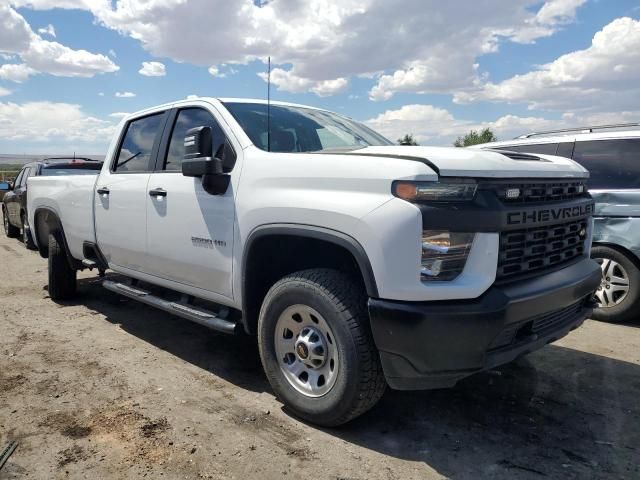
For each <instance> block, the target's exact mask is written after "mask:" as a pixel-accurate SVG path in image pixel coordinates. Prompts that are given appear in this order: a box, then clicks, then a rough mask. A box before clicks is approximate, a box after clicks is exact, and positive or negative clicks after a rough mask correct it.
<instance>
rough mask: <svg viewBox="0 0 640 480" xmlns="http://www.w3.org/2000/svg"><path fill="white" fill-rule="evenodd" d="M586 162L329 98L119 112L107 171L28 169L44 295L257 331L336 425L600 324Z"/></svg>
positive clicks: (276, 378)
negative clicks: (427, 128)
mask: <svg viewBox="0 0 640 480" xmlns="http://www.w3.org/2000/svg"><path fill="white" fill-rule="evenodd" d="M587 177H588V172H587V171H586V170H585V169H584V168H582V167H581V166H579V165H578V164H577V163H575V162H573V161H572V160H569V159H566V158H561V157H555V156H549V155H528V154H523V153H516V152H506V151H505V152H497V151H482V150H469V149H456V148H431V147H419V146H415V147H411V146H398V145H393V144H392V143H391V142H389V141H388V140H386V139H385V138H384V137H382V136H381V135H379V134H378V133H376V132H374V131H372V130H371V129H370V128H368V127H367V126H365V125H363V124H361V123H358V122H356V121H354V120H351V119H349V118H346V117H344V116H341V115H338V114H335V113H331V112H328V111H325V110H322V109H317V108H312V107H305V106H301V105H293V104H288V103H280V102H272V103H266V102H262V101H257V100H246V99H214V98H199V99H189V100H185V101H179V102H175V103H170V104H167V105H162V106H159V107H155V108H150V109H148V110H144V111H141V112H138V113H135V114H131V115H129V116H128V117H126V118H124V119H123V121H122V123H121V124H120V127H119V129H118V132H117V134H116V135H115V137H114V138H113V141H112V143H111V145H110V147H109V149H108V152H107V155H106V159H105V162H104V165H103V168H102V170H101V172H100V174H99V175H98V176H97V178H96V177H90V176H72V175H69V176H58V177H37V178H31V179H29V189H30V190H29V199H28V203H29V204H28V214H29V225H31V226H32V227H31V228H32V235H33V240H34V242H35V243H36V245H37V247H38V249H39V251H40V254H41V255H42V256H43V257H45V258H48V267H49V268H48V270H49V274H48V275H49V277H48V279H49V285H48V289H49V295H50V296H51V298H52V299H53V300H62V299H67V298H70V297H71V296H73V295H74V294H75V293H76V272H77V271H78V270H82V269H86V268H90V269H97V270H98V272H99V273H100V274H101V275H104V272H105V271H106V270H107V269H109V270H111V271H113V272H114V273H110V274H109V275H107V276H106V277H105V278H104V280H103V285H104V287H106V288H107V289H109V290H111V291H113V292H117V293H118V294H121V295H124V296H126V297H128V298H130V299H133V300H136V301H139V302H143V303H145V304H148V305H151V306H154V307H157V308H160V309H162V310H165V311H167V312H171V313H172V314H174V315H176V316H179V317H183V318H186V319H188V320H191V321H194V322H198V323H200V324H202V325H206V326H207V327H209V328H211V329H213V330H217V331H219V332H224V333H228V334H237V335H254V336H256V337H257V344H258V348H259V351H260V356H261V360H262V364H263V367H264V370H265V372H266V376H267V378H268V380H269V382H270V384H271V386H272V388H273V390H274V392H275V394H276V395H277V397H278V398H279V399H281V401H282V402H283V403H284V404H285V406H286V407H287V408H288V409H289V411H291V412H293V413H294V414H296V415H297V416H299V417H302V418H304V419H306V420H308V421H311V422H314V423H316V424H319V425H324V426H336V425H340V424H343V423H345V422H347V421H349V420H350V419H352V418H354V417H356V416H358V415H360V414H362V413H363V412H365V411H367V410H368V409H369V408H371V407H372V406H373V405H374V404H375V403H376V402H377V401H378V400H379V398H380V397H381V396H382V394H383V392H384V390H385V388H386V387H387V385H388V386H390V387H391V388H394V389H405V390H406V389H432V388H443V387H450V386H453V385H454V384H455V383H456V382H458V381H459V380H461V379H463V378H464V377H467V376H469V375H472V374H474V373H476V372H480V371H482V370H485V369H489V368H493V367H495V366H498V365H501V364H504V363H506V362H509V361H512V360H514V359H515V358H517V357H519V356H521V355H524V354H527V353H529V352H531V351H534V350H536V349H538V348H540V347H542V346H544V345H546V344H548V343H550V342H553V341H554V340H556V339H559V338H561V337H563V336H565V335H566V334H567V333H568V332H569V331H571V330H572V329H575V328H576V327H578V326H579V325H580V324H581V323H582V322H583V321H584V320H585V318H587V317H588V316H589V315H590V313H591V311H592V307H593V305H594V301H593V294H594V291H595V290H596V288H597V287H598V285H599V284H600V267H599V266H598V264H597V263H595V262H594V261H593V260H591V259H590V258H589V253H590V252H589V250H590V244H591V235H592V219H591V216H592V213H593V208H594V203H593V200H592V199H591V197H590V195H589V193H588V192H587V190H586V186H585V185H586V180H587Z"/></svg>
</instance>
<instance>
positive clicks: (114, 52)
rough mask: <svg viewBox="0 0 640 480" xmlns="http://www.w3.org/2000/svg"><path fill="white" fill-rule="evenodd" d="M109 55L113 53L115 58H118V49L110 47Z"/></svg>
mask: <svg viewBox="0 0 640 480" xmlns="http://www.w3.org/2000/svg"><path fill="white" fill-rule="evenodd" d="M108 53H109V55H111V56H112V57H113V58H116V57H117V56H118V55H116V51H115V50H114V49H113V48H110V49H109V52H108Z"/></svg>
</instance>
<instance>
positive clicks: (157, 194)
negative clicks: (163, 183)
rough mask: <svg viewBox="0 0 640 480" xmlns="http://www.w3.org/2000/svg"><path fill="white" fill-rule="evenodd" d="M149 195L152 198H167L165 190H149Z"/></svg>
mask: <svg viewBox="0 0 640 480" xmlns="http://www.w3.org/2000/svg"><path fill="white" fill-rule="evenodd" d="M149 195H150V196H151V197H166V196H167V191H166V190H165V189H164V188H154V189H153V190H149Z"/></svg>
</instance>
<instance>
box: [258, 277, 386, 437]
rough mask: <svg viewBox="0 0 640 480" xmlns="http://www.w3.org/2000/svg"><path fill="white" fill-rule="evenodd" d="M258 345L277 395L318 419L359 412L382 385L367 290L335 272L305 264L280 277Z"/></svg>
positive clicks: (326, 422) (266, 305) (334, 420)
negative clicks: (294, 271)
mask: <svg viewBox="0 0 640 480" xmlns="http://www.w3.org/2000/svg"><path fill="white" fill-rule="evenodd" d="M258 344H259V347H260V357H261V359H262V365H263V367H264V370H265V372H266V374H267V378H268V379H269V382H270V383H271V386H272V387H273V389H274V391H275V393H276V395H277V396H278V398H280V400H281V401H283V402H284V403H285V405H286V406H287V407H288V408H289V409H290V410H291V411H292V412H293V413H294V414H296V415H298V416H299V417H301V418H304V419H306V420H308V421H310V422H313V423H316V424H318V425H323V426H337V425H341V424H343V423H346V422H348V421H349V420H351V419H353V418H355V417H357V416H359V415H361V414H363V413H364V412H366V411H367V410H368V409H370V408H371V407H372V406H373V405H375V404H376V402H377V401H378V400H379V399H380V397H381V396H382V394H383V393H384V390H385V388H386V382H385V380H384V375H383V372H382V367H381V365H380V358H379V355H378V351H377V349H376V347H375V345H374V343H373V339H372V337H371V332H370V327H369V318H368V314H367V309H366V295H365V293H364V291H363V289H362V287H361V286H360V285H358V284H357V283H356V282H354V281H352V280H351V279H350V278H349V277H348V276H346V275H344V274H342V273H340V272H338V271H335V270H329V269H312V270H305V271H302V272H297V273H293V274H291V275H288V276H286V277H284V278H283V279H281V280H280V281H278V282H277V283H276V284H275V285H274V286H273V287H272V288H271V289H270V290H269V292H268V293H267V295H266V297H265V299H264V302H263V305H262V309H261V311H260V318H259V321H258Z"/></svg>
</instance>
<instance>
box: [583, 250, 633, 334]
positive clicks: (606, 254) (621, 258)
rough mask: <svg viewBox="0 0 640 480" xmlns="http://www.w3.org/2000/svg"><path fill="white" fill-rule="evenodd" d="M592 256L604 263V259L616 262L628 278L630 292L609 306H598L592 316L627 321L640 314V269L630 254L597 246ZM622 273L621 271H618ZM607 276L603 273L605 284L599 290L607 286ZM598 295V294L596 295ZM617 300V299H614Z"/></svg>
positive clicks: (605, 319) (609, 320) (615, 321)
mask: <svg viewBox="0 0 640 480" xmlns="http://www.w3.org/2000/svg"><path fill="white" fill-rule="evenodd" d="M591 258H593V259H594V260H596V261H597V262H598V263H600V264H601V265H602V263H603V261H605V262H606V261H613V262H616V263H617V264H618V265H619V266H620V267H621V268H622V269H624V273H625V274H626V277H627V278H628V289H629V290H628V292H627V293H626V295H625V296H624V297H622V298H621V300H619V301H618V302H616V303H614V304H613V305H612V306H609V307H598V308H595V309H594V310H593V315H592V317H593V318H594V319H596V320H601V321H604V322H610V323H626V322H629V321H632V320H636V319H638V317H639V316H640V269H638V265H637V264H636V262H635V261H634V260H632V259H631V258H630V257H629V256H628V255H626V254H624V253H622V252H621V251H619V250H616V249H614V248H610V247H605V246H595V247H593V248H592V249H591ZM618 273H620V272H618ZM606 278H607V277H605V276H604V274H603V284H601V285H600V287H598V288H599V290H598V292H596V294H598V293H599V292H601V291H602V289H606V287H607V283H608V282H607V280H606ZM596 296H597V295H596ZM614 301H615V299H614Z"/></svg>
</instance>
